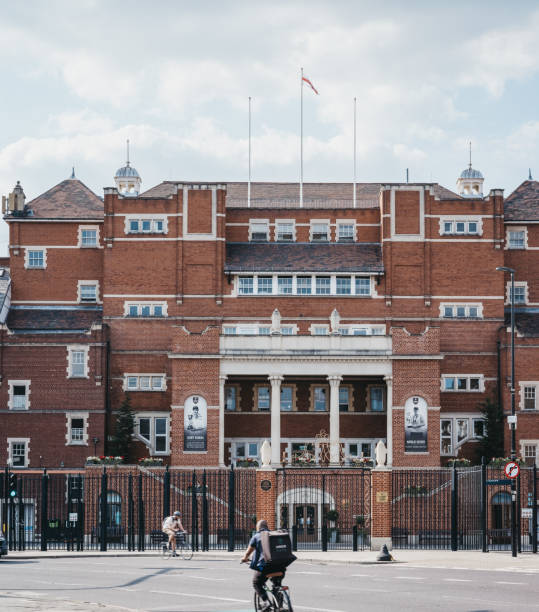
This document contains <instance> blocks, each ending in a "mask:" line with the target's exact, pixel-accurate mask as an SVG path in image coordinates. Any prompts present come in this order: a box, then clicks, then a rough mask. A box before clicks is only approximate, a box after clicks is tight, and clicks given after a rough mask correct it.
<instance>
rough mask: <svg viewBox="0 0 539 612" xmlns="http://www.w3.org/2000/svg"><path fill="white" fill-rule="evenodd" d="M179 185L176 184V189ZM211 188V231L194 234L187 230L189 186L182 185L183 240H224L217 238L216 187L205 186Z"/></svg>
mask: <svg viewBox="0 0 539 612" xmlns="http://www.w3.org/2000/svg"><path fill="white" fill-rule="evenodd" d="M179 188H180V186H179V185H178V189H179ZM207 188H208V189H211V216H212V218H211V233H210V234H195V233H190V232H189V231H188V227H189V219H188V217H189V186H187V185H184V186H183V190H182V194H183V218H182V220H183V240H225V238H217V237H216V234H217V189H218V188H219V187H216V186H215V185H209V186H208V187H207Z"/></svg>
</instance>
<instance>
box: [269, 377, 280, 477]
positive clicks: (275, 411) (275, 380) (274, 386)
mask: <svg viewBox="0 0 539 612" xmlns="http://www.w3.org/2000/svg"><path fill="white" fill-rule="evenodd" d="M268 379H269V381H270V384H271V464H272V465H273V466H278V465H279V464H280V463H281V382H282V380H283V377H282V376H279V375H273V376H268Z"/></svg>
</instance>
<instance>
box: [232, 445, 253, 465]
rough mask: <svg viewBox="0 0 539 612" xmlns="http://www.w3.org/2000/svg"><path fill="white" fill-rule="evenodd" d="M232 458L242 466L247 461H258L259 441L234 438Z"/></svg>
mask: <svg viewBox="0 0 539 612" xmlns="http://www.w3.org/2000/svg"><path fill="white" fill-rule="evenodd" d="M230 451H231V459H232V461H233V463H234V464H237V463H239V465H240V467H241V466H243V465H244V463H242V462H245V461H246V460H247V462H249V461H251V462H253V463H254V462H255V461H258V459H259V456H258V451H259V443H258V442H257V441H255V440H237V439H236V440H234V441H233V442H232V444H231V449H230Z"/></svg>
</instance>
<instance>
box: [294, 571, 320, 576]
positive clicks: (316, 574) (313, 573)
mask: <svg viewBox="0 0 539 612" xmlns="http://www.w3.org/2000/svg"><path fill="white" fill-rule="evenodd" d="M294 574H308V575H312V576H325V575H326V574H324V572H294Z"/></svg>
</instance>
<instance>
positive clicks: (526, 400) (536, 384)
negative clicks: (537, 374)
mask: <svg viewBox="0 0 539 612" xmlns="http://www.w3.org/2000/svg"><path fill="white" fill-rule="evenodd" d="M519 386H520V409H521V410H537V409H538V405H537V395H538V389H539V381H520V382H519Z"/></svg>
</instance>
